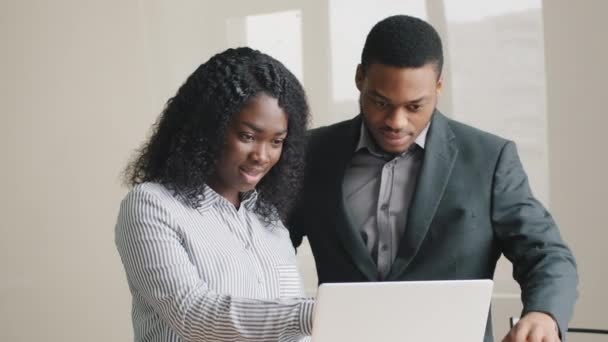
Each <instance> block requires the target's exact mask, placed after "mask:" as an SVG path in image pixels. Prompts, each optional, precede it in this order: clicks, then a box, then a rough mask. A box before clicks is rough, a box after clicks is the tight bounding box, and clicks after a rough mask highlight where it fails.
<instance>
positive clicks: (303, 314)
mask: <svg viewBox="0 0 608 342" xmlns="http://www.w3.org/2000/svg"><path fill="white" fill-rule="evenodd" d="M175 227H176V226H175V223H174V222H173V220H172V218H171V213H170V212H169V211H168V210H167V209H166V207H164V206H163V204H162V202H161V201H160V200H159V199H157V198H156V197H155V196H154V195H153V194H151V193H147V192H143V191H139V192H137V191H132V192H131V193H130V194H129V195H128V196H127V197H126V198H125V200H124V201H123V203H122V205H121V209H120V213H119V217H118V223H117V225H116V236H115V239H116V246H117V248H118V252H119V254H120V257H121V259H122V262H123V264H124V267H125V271H126V274H127V279H128V281H129V285H130V288H131V291H132V292H136V293H137V294H138V295H141V296H142V297H143V298H144V300H145V301H146V302H147V303H148V304H149V305H150V306H151V307H152V308H153V310H154V311H155V312H156V314H157V315H159V316H160V317H161V318H162V319H163V320H164V321H165V323H166V324H168V325H169V326H171V328H172V329H173V330H174V331H175V332H176V333H177V334H178V335H180V336H181V337H182V338H183V339H184V340H185V341H235V340H238V341H270V340H274V341H285V340H294V339H297V338H299V337H301V336H303V335H309V334H310V332H311V326H312V311H313V305H314V303H313V300H312V299H306V298H290V299H276V300H256V299H249V298H238V297H232V296H230V295H226V294H221V293H216V292H214V291H213V290H211V289H210V288H209V287H208V285H207V284H206V283H205V281H204V280H203V279H201V278H200V277H199V275H198V272H197V269H196V268H195V266H194V265H193V264H192V263H191V261H190V258H189V256H188V253H187V252H186V250H185V249H184V248H183V247H182V244H181V240H180V236H179V234H178V232H177V231H176V230H175Z"/></svg>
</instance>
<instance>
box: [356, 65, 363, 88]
mask: <svg viewBox="0 0 608 342" xmlns="http://www.w3.org/2000/svg"><path fill="white" fill-rule="evenodd" d="M364 81H365V71H364V70H363V66H362V65H361V64H359V65H357V71H356V72H355V85H356V86H357V89H359V91H361V89H363V82H364Z"/></svg>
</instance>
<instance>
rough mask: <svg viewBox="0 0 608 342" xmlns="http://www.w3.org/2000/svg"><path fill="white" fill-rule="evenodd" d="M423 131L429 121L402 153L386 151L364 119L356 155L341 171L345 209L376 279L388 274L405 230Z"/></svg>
mask: <svg viewBox="0 0 608 342" xmlns="http://www.w3.org/2000/svg"><path fill="white" fill-rule="evenodd" d="M427 131H428V125H427V127H426V128H425V129H424V130H423V131H422V132H421V133H420V135H419V136H418V138H416V141H415V144H412V146H411V147H410V148H409V149H408V150H407V151H405V152H403V153H402V154H400V155H390V154H387V153H385V152H384V151H382V150H381V149H380V148H379V147H378V146H377V145H376V143H375V142H374V141H373V138H372V137H371V135H370V134H369V132H368V131H367V129H366V127H365V124H364V123H363V124H361V134H360V137H359V143H358V145H357V148H356V150H355V155H354V157H353V159H352V161H351V163H350V165H349V166H348V168H347V169H346V173H345V176H344V182H343V184H342V189H343V194H344V195H343V196H344V198H343V200H344V208H345V209H346V214H347V217H348V219H349V222H350V224H351V227H352V228H353V229H355V230H357V231H358V232H359V233H360V235H361V238H362V239H363V242H364V243H365V245H366V246H367V249H368V251H369V253H370V255H371V256H372V259H373V260H374V261H375V262H376V265H377V267H378V276H379V277H380V279H384V278H385V277H386V276H387V275H388V273H389V271H390V269H391V266H392V263H393V260H395V257H396V256H397V249H398V247H399V242H400V241H401V237H402V236H403V232H404V231H405V229H406V221H407V215H408V209H409V207H410V202H411V200H412V196H413V195H414V191H415V190H416V183H417V180H418V174H419V173H420V167H421V165H422V157H423V156H424V143H425V139H426V133H427Z"/></svg>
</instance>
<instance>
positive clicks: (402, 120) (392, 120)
mask: <svg viewBox="0 0 608 342" xmlns="http://www.w3.org/2000/svg"><path fill="white" fill-rule="evenodd" d="M384 124H385V125H386V127H388V128H390V129H391V130H393V131H401V130H403V129H404V128H405V127H407V125H408V124H409V119H408V115H407V111H406V110H405V109H404V108H403V107H396V108H393V109H392V110H391V111H390V112H388V113H387V114H386V117H385V118H384Z"/></svg>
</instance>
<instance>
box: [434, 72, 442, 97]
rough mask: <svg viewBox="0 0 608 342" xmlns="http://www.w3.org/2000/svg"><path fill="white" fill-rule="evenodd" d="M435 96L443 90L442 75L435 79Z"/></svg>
mask: <svg viewBox="0 0 608 342" xmlns="http://www.w3.org/2000/svg"><path fill="white" fill-rule="evenodd" d="M436 89H437V97H439V95H441V91H442V90H443V76H441V77H439V79H438V80H437V88H436Z"/></svg>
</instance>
